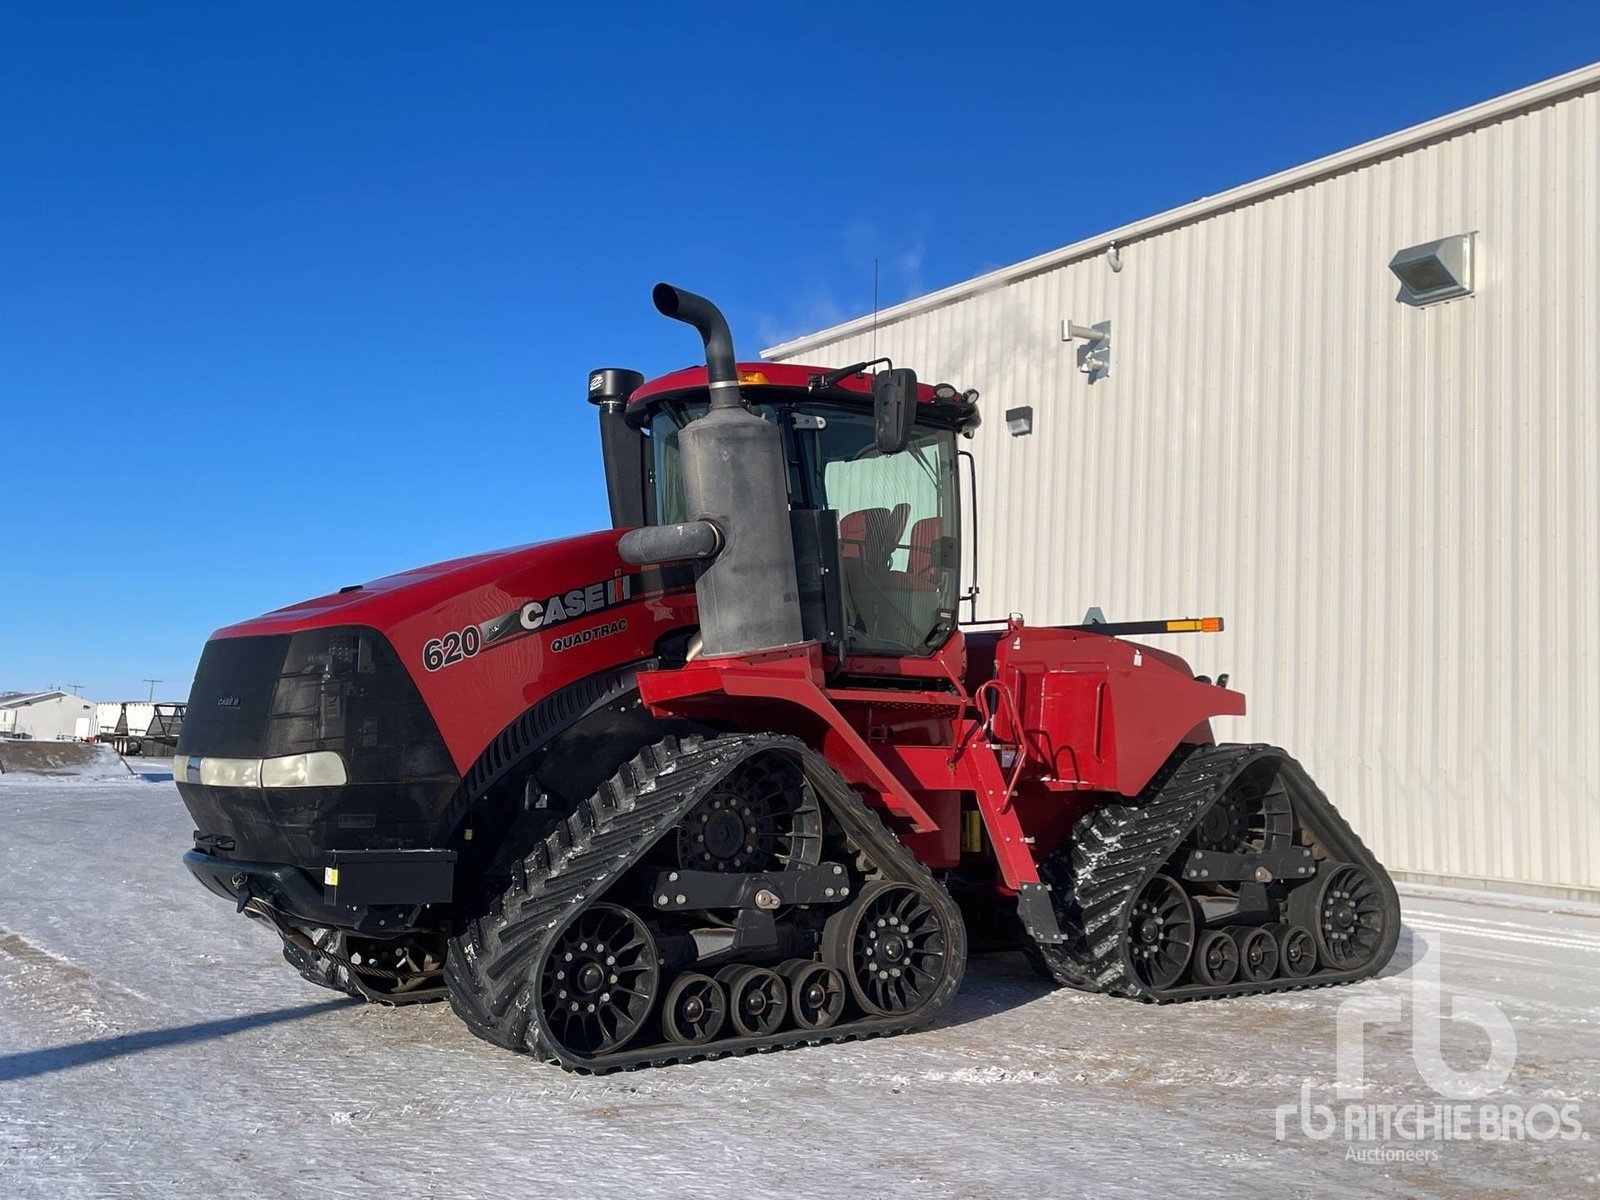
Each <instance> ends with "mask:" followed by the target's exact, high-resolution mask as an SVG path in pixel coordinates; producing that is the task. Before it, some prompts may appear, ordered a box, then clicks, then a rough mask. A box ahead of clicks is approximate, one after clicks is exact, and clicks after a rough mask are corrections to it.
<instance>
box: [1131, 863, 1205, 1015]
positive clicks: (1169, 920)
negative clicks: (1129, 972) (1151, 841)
mask: <svg viewBox="0 0 1600 1200" xmlns="http://www.w3.org/2000/svg"><path fill="white" fill-rule="evenodd" d="M1196 924H1197V922H1196V920H1195V911H1194V902H1193V901H1192V900H1190V899H1189V896H1188V893H1186V892H1185V891H1184V890H1183V886H1182V885H1181V884H1179V883H1178V881H1177V880H1175V879H1172V878H1171V877H1169V876H1166V875H1157V876H1156V877H1155V878H1154V879H1152V880H1151V881H1150V882H1149V883H1147V884H1145V885H1144V888H1143V889H1142V890H1141V891H1140V892H1139V896H1138V898H1137V899H1136V900H1134V902H1133V908H1132V910H1131V911H1130V912H1129V914H1128V953H1129V954H1131V955H1132V956H1133V970H1134V973H1135V974H1136V975H1138V977H1139V980H1140V982H1142V983H1143V984H1144V985H1145V986H1146V987H1151V988H1167V987H1171V986H1172V985H1173V984H1174V983H1176V982H1178V979H1179V978H1180V977H1181V976H1182V975H1183V971H1184V968H1185V967H1187V966H1188V965H1189V957H1190V955H1192V954H1193V953H1194V942H1195V927H1196Z"/></svg>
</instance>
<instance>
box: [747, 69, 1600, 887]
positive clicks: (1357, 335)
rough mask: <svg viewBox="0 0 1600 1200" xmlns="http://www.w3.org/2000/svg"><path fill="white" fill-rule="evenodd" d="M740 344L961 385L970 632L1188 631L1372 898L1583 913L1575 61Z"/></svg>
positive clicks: (1583, 349)
mask: <svg viewBox="0 0 1600 1200" xmlns="http://www.w3.org/2000/svg"><path fill="white" fill-rule="evenodd" d="M1461 235H1470V237H1465V236H1461ZM1113 248H1114V249H1113ZM1408 251H1409V253H1407V252H1408ZM1391 264H1392V265H1391ZM1402 279H1404V280H1405V281H1406V282H1404V283H1402ZM1066 322H1070V323H1072V325H1075V326H1079V327H1092V326H1096V325H1101V324H1102V323H1105V322H1109V331H1110V332H1109V336H1108V337H1105V338H1098V337H1097V340H1087V339H1086V338H1084V337H1081V336H1080V337H1077V338H1076V339H1075V340H1073V341H1070V342H1069V341H1064V340H1063V332H1064V323H1066ZM874 324H875V325H876V330H875V332H874ZM1068 330H1069V331H1070V327H1068ZM1090 332H1093V333H1095V334H1096V335H1098V333H1099V331H1090ZM766 354H767V357H769V358H772V359H779V360H789V361H800V362H808V363H820V364H823V365H843V364H846V363H850V362H853V361H859V360H863V359H868V358H872V357H874V356H875V355H876V354H888V355H891V356H893V358H894V360H895V362H896V363H897V365H905V366H913V367H915V368H916V369H917V370H918V371H919V372H920V373H921V376H922V378H923V379H924V380H927V381H929V382H936V381H949V382H951V383H954V384H956V385H957V386H958V387H962V388H966V387H976V388H978V389H979V390H980V391H981V392H982V393H983V404H984V406H985V423H984V426H983V428H982V429H981V430H980V431H979V433H978V436H977V438H976V439H975V441H974V442H973V443H972V447H971V448H972V449H973V451H974V453H975V455H976V460H977V473H978V486H977V513H978V519H979V524H980V526H981V542H980V546H979V553H978V560H977V563H976V571H975V574H976V581H977V583H978V584H979V585H980V586H981V588H982V594H981V596H980V598H979V600H978V607H979V610H980V611H979V614H978V615H980V616H987V617H997V616H1004V615H1005V614H1006V613H1007V612H1008V611H1011V610H1017V611H1020V612H1023V613H1025V614H1026V616H1027V618H1028V619H1029V620H1030V621H1032V622H1035V623H1049V622H1065V621H1077V620H1081V619H1082V618H1083V616H1084V613H1085V610H1086V609H1088V608H1089V606H1091V605H1098V606H1099V607H1101V608H1102V609H1103V610H1104V611H1105V613H1106V615H1107V616H1108V618H1109V619H1111V620H1119V619H1136V618H1143V617H1158V616H1159V617H1165V616H1183V615H1204V614H1211V613H1221V614H1223V615H1225V616H1226V618H1227V621H1228V628H1227V632H1225V633H1224V634H1222V635H1221V636H1215V637H1190V638H1184V639H1179V638H1168V639H1163V641H1164V643H1166V644H1168V645H1169V648H1171V649H1174V650H1177V651H1178V652H1180V653H1183V654H1185V655H1186V656H1187V657H1189V658H1190V661H1191V662H1192V663H1193V664H1194V666H1195V669H1196V670H1197V671H1201V672H1204V673H1208V674H1214V673H1216V672H1218V671H1228V672H1231V674H1232V677H1233V680H1234V681H1235V686H1237V687H1239V688H1240V689H1241V690H1243V691H1244V692H1245V693H1246V694H1247V695H1248V696H1249V700H1250V711H1251V715H1250V716H1249V717H1247V718H1245V719H1244V720H1243V721H1242V722H1240V721H1230V722H1226V723H1224V725H1223V726H1222V727H1220V728H1219V730H1218V732H1219V736H1221V737H1223V738H1225V739H1227V740H1257V739H1259V740H1268V741H1273V742H1277V743H1278V744H1281V745H1284V746H1286V747H1287V748H1289V749H1290V750H1291V752H1292V753H1294V754H1295V755H1297V756H1298V757H1300V758H1301V759H1302V760H1303V761H1304V762H1305V763H1306V764H1307V766H1308V767H1309V769H1310V770H1311V771H1312V773H1313V774H1314V776H1315V777H1316V778H1317V779H1318V780H1319V782H1320V783H1321V784H1322V785H1323V787H1324V789H1325V790H1326V791H1327V792H1328V794H1329V796H1330V797H1331V798H1332V799H1333V800H1334V801H1335V803H1337V804H1338V805H1339V806H1340V808H1341V809H1342V810H1343V811H1344V812H1345V813H1346V814H1347V815H1348V816H1349V817H1350V818H1351V820H1352V822H1353V823H1354V824H1355V826H1356V828H1357V829H1358V830H1359V831H1360V832H1361V833H1362V834H1363V836H1364V837H1365V838H1366V839H1367V840H1368V842H1369V844H1371V845H1372V846H1373V847H1374V849H1375V850H1376V851H1377V852H1378V854H1379V856H1380V857H1381V858H1382V859H1383V860H1384V861H1385V862H1386V863H1388V864H1390V865H1391V866H1392V868H1393V869H1394V870H1395V873H1396V875H1397V876H1398V877H1401V878H1409V879H1412V880H1420V881H1433V882H1446V883H1451V884H1458V885H1467V886H1481V887H1486V888H1493V889H1497V890H1511V891H1518V890H1526V891H1532V892H1541V893H1551V894H1559V895H1566V896H1571V897H1579V898H1587V899H1600V65H1597V66H1595V67H1589V68H1585V69H1584V70H1581V71H1576V72H1573V73H1571V74H1569V75H1564V76H1561V77H1559V78H1556V79H1552V80H1550V81H1548V82H1545V83H1541V84H1538V85H1536V86H1534V87H1530V88H1526V89H1524V90H1522V91H1519V92H1514V93H1512V94H1511V95H1508V96H1504V97H1501V98H1500V99H1497V100H1492V101H1489V102H1488V103H1485V104H1480V105H1477V106H1476V107H1473V108H1469V109H1465V110H1463V111H1461V112H1458V113H1455V114H1452V115H1450V116H1447V117H1443V118H1441V119H1439V120H1436V121H1432V122H1429V123H1427V124H1425V125H1419V126H1417V127H1415V128H1413V129H1408V130H1405V131H1404V132H1401V133H1397V134H1394V135H1392V136H1390V137H1385V138H1381V139H1379V140H1377V141H1374V142H1370V143H1368V144H1366V145H1363V146H1358V147H1356V148H1355V149H1352V150H1348V151H1345V152H1343V153H1340V154H1335V155H1332V156H1330V157H1328V158H1324V159H1320V160H1318V161H1316V162H1313V163H1309V164H1307V165H1306V166H1303V167H1299V168H1296V169H1294V170H1291V171H1285V172H1283V173H1281V174H1278V175H1274V176H1271V177H1270V178H1267V179H1263V180H1260V181H1259V182H1256V183H1251V184H1248V185H1246V186H1243V187H1239V188H1235V189H1233V190H1232V191H1228V192H1224V193H1222V194H1221V195H1217V196H1211V197H1207V198H1205V199H1203V200H1199V201H1196V202H1195V203H1193V204H1190V205H1187V206H1185V207H1183V208H1179V209H1174V210H1172V211H1171V212H1166V213H1162V214H1160V215H1158V216H1155V217H1151V218H1149V219H1146V220H1142V221H1137V222H1135V223H1133V224H1131V225H1126V226H1124V227H1122V228H1120V229H1117V230H1114V231H1112V232H1110V233H1107V234H1104V235H1102V236H1100V237H1095V238H1090V239H1087V240H1085V241H1081V242H1077V243H1075V244H1073V245H1071V246H1067V247H1066V248H1064V249H1061V250H1057V251H1054V252H1052V253H1049V254H1045V255H1041V256H1039V257H1037V258H1034V259H1030V260H1028V261H1027V262H1023V263H1019V264H1017V265H1015V266H1012V267H1007V268H1004V269H1002V270H999V271H994V272H992V273H990V274H987V275H984V276H982V277H980V278H977V279H973V280H970V281H969V282H966V283H963V284H959V285H957V286H955V287H950V288H946V289H944V290H943V291H939V292H935V293H933V294H931V295H927V296H923V297H920V298H918V299H915V300H911V301H909V302H907V303H905V304H901V305H898V306H896V307H894V308H890V309H886V310H885V311H883V312H882V313H880V314H878V316H877V318H876V321H875V322H874V319H873V318H871V317H864V318H861V319H859V320H855V321H851V322H848V323H846V324H843V325H840V326H837V327H835V328H832V329H827V330H824V331H822V332H820V333H816V334H812V335H809V336H806V337H801V338H798V339H796V340H794V341H791V342H786V343H784V344H783V345H780V346H775V347H773V348H771V349H770V350H768V351H767V352H766ZM1080 359H1084V360H1086V361H1084V362H1083V363H1082V364H1081V365H1082V366H1083V367H1086V368H1090V369H1089V370H1088V371H1087V372H1086V371H1084V370H1080ZM1103 359H1106V360H1108V361H1104V362H1101V360H1103ZM1097 364H1099V365H1097ZM1102 366H1103V367H1104V369H1103V370H1102V369H1101V368H1102ZM1016 410H1022V411H1016ZM1028 410H1031V411H1028ZM1008 411H1010V412H1011V414H1012V420H1011V424H1012V425H1014V426H1015V428H1016V429H1017V430H1018V431H1019V432H1016V433H1014V432H1012V431H1011V430H1010V429H1008V422H1007V420H1006V414H1007V412H1008ZM1024 427H1027V429H1028V432H1025V433H1023V432H1020V430H1022V429H1023V428H1024ZM963 616H964V617H965V616H966V612H965V610H963Z"/></svg>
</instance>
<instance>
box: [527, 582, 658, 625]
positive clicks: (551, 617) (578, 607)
mask: <svg viewBox="0 0 1600 1200" xmlns="http://www.w3.org/2000/svg"><path fill="white" fill-rule="evenodd" d="M632 594H633V577H632V576H631V575H620V576H618V577H617V578H615V579H607V580H606V581H605V582H603V583H591V584H590V585H589V586H588V587H581V588H573V589H572V590H571V591H566V592H562V593H561V594H560V595H558V596H551V597H550V598H549V599H548V600H530V601H528V602H527V603H526V604H524V605H523V606H522V611H521V613H519V614H518V618H517V620H518V623H519V624H520V625H521V626H522V627H523V628H524V629H528V630H533V629H548V628H550V626H552V625H559V624H561V622H563V621H571V620H574V619H575V618H577V617H586V616H588V615H589V614H590V613H596V612H602V611H604V610H605V609H608V608H611V607H613V606H615V605H618V604H623V603H626V602H627V599H628V597H629V596H631V595H632Z"/></svg>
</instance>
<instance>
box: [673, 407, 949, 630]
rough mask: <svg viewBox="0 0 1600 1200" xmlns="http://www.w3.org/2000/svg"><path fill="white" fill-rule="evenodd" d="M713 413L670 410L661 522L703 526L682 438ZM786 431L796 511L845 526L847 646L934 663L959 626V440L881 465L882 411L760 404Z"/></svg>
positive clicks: (914, 449)
mask: <svg viewBox="0 0 1600 1200" xmlns="http://www.w3.org/2000/svg"><path fill="white" fill-rule="evenodd" d="M705 410H706V405H705V403H704V402H703V401H702V402H698V403H693V404H667V405H664V406H663V407H662V408H661V409H659V410H658V411H657V412H656V414H655V416H654V417H653V419H652V421H651V438H650V441H651V455H652V461H653V472H652V474H653V476H654V485H655V500H656V520H657V521H658V522H660V523H662V524H670V523H673V522H677V521H687V520H689V519H690V517H691V515H692V514H690V513H689V512H688V508H687V503H686V501H685V498H684V494H683V479H682V473H681V472H680V471H679V469H678V437H677V435H678V431H679V430H680V429H681V428H683V426H684V425H685V424H686V423H687V422H688V421H690V420H692V419H694V418H695V417H698V416H699V415H701V414H702V413H704V412H705ZM750 410H751V411H752V412H754V413H755V414H756V415H757V416H760V417H761V418H763V419H764V420H768V421H772V422H774V423H776V424H777V426H778V428H779V430H780V431H781V433H782V435H783V442H784V450H785V453H786V457H787V458H788V461H789V504H790V506H791V507H792V508H816V509H832V510H833V511H834V512H835V513H837V514H838V521H839V559H840V562H839V566H840V574H841V577H842V578H841V590H842V592H843V596H844V612H845V626H846V629H845V641H846V646H847V648H848V649H849V650H850V651H852V652H855V653H866V654H910V655H921V654H929V653H931V652H932V651H933V650H934V649H935V648H937V647H938V645H939V644H940V643H942V642H943V641H944V639H945V637H946V636H947V635H948V633H949V631H950V630H951V629H952V628H953V627H954V625H955V606H956V593H957V589H958V587H959V579H958V561H959V557H960V556H959V553H958V549H957V548H958V546H959V538H960V528H959V514H958V512H957V509H956V447H955V432H954V431H953V430H950V429H941V428H934V427H928V426H920V425H919V426H918V427H917V428H916V430H915V432H914V433H913V434H912V437H911V440H910V442H909V444H908V445H907V447H906V449H905V450H903V451H901V452H900V453H898V454H889V455H885V454H880V453H879V452H878V448H877V445H876V442H875V430H874V425H873V417H872V413H871V411H870V410H864V409H857V408H850V407H844V406H838V405H831V404H824V403H813V402H802V403H798V404H792V405H788V404H779V405H772V404H752V405H751V406H750Z"/></svg>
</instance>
